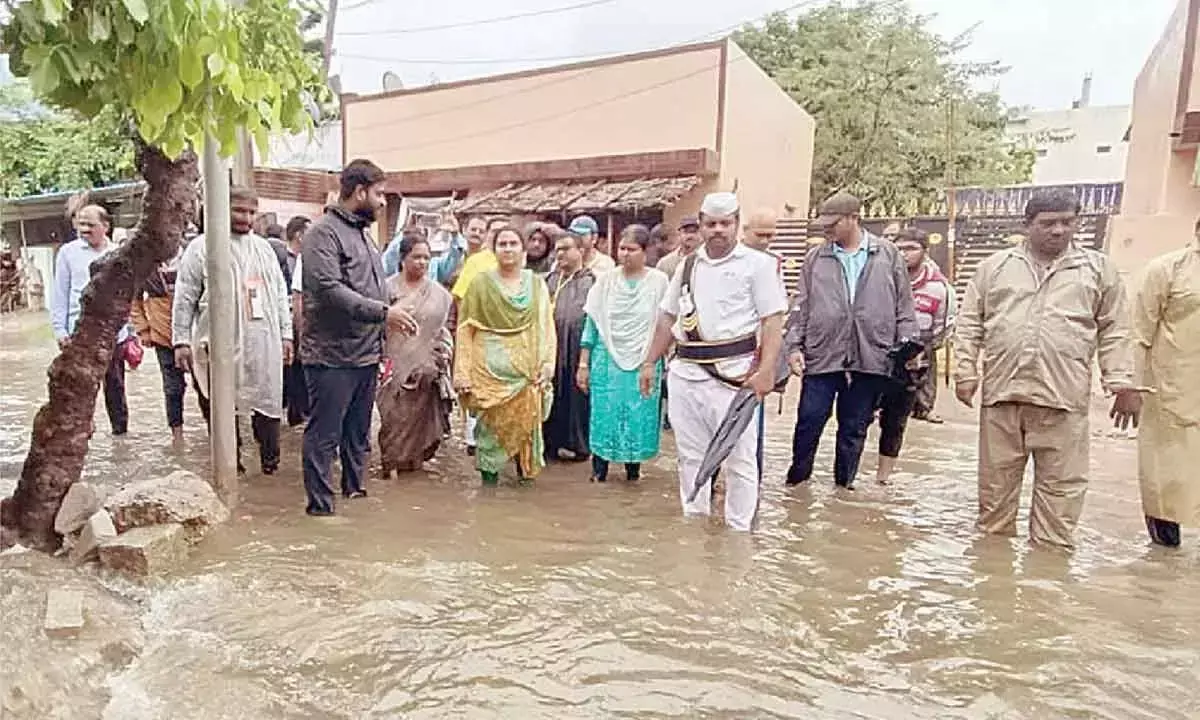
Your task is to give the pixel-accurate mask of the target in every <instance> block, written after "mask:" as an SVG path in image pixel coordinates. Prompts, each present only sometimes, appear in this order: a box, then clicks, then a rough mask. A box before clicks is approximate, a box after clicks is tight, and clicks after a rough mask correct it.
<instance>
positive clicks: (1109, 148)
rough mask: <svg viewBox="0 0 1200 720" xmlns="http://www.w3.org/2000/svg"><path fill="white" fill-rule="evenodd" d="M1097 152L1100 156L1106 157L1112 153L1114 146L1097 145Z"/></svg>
mask: <svg viewBox="0 0 1200 720" xmlns="http://www.w3.org/2000/svg"><path fill="white" fill-rule="evenodd" d="M1096 152H1097V153H1098V154H1100V155H1106V154H1108V153H1110V152H1112V145H1097V146H1096Z"/></svg>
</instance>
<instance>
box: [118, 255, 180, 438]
mask: <svg viewBox="0 0 1200 720" xmlns="http://www.w3.org/2000/svg"><path fill="white" fill-rule="evenodd" d="M181 254H182V253H177V254H176V255H175V258H174V259H172V260H171V261H169V262H166V263H163V264H162V265H161V266H160V267H159V268H158V269H157V270H155V271H154V273H153V274H152V275H151V276H150V279H148V280H147V281H146V283H145V285H143V286H142V291H141V292H140V293H138V294H137V296H135V297H134V299H133V308H132V310H131V312H130V315H131V319H132V320H133V328H134V330H135V331H137V336H138V340H140V341H141V343H142V345H143V346H144V347H152V348H154V354H155V357H156V358H157V359H158V370H159V372H160V373H162V385H163V397H164V398H165V400H166V407H167V425H169V426H170V428H171V435H172V437H173V438H174V440H175V441H176V442H179V441H180V440H183V395H184V392H185V390H186V388H187V383H186V382H185V380H184V377H183V371H182V370H180V369H179V368H178V367H177V366H176V365H175V346H174V344H173V343H172V342H171V305H172V304H173V303H174V302H175V275H176V274H177V272H178V268H179V256H180V255H181Z"/></svg>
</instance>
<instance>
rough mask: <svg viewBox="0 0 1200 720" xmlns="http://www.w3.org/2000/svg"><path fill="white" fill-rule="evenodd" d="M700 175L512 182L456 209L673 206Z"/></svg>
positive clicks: (537, 210) (474, 196)
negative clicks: (612, 179)
mask: <svg viewBox="0 0 1200 720" xmlns="http://www.w3.org/2000/svg"><path fill="white" fill-rule="evenodd" d="M700 181H701V178H700V177H699V176H697V175H687V176H684V177H673V178H642V179H639V180H621V181H610V180H582V181H563V182H541V183H509V184H508V185H505V186H503V187H500V188H497V189H493V190H486V191H479V190H473V191H471V193H470V194H469V195H467V198H466V200H464V201H463V203H462V205H460V206H459V207H458V208H456V210H458V211H459V212H478V213H496V214H532V213H542V212H597V211H601V210H609V211H629V210H637V209H645V208H661V207H666V206H669V205H673V204H674V203H675V202H676V201H677V200H679V198H680V197H682V196H683V195H685V194H686V193H688V192H689V191H690V190H691V189H692V188H694V187H696V186H697V185H698V184H700Z"/></svg>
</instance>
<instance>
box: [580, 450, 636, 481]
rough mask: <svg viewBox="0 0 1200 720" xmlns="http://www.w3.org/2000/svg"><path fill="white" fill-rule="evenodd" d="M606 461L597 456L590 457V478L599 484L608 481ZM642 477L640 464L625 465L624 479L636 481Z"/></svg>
mask: <svg viewBox="0 0 1200 720" xmlns="http://www.w3.org/2000/svg"><path fill="white" fill-rule="evenodd" d="M608 465H609V463H608V461H607V460H605V459H604V458H602V457H600V456H599V455H592V477H594V478H596V480H598V481H600V482H605V481H607V480H608ZM641 475H642V464H641V463H625V477H626V478H627V479H629V480H637V479H638V478H640V477H641Z"/></svg>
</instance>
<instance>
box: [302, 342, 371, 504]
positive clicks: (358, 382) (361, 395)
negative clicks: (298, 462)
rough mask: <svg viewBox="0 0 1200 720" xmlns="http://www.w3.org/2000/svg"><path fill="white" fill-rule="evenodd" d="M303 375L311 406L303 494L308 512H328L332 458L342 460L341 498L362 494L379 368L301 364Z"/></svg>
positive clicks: (330, 495)
mask: <svg viewBox="0 0 1200 720" xmlns="http://www.w3.org/2000/svg"><path fill="white" fill-rule="evenodd" d="M304 374H305V378H306V379H307V381H308V397H309V401H310V402H311V407H310V413H309V418H308V425H307V426H306V427H305V428H304V491H305V492H306V493H307V494H308V510H309V511H310V512H332V511H333V485H332V484H331V483H330V477H331V475H332V473H333V457H334V455H335V454H338V455H340V457H341V461H342V483H341V484H342V494H343V495H345V496H349V495H351V494H353V493H357V492H362V490H363V480H364V479H365V477H366V471H367V453H368V452H369V451H370V449H371V440H370V433H371V410H372V408H373V407H374V406H375V387H376V385H377V384H378V382H379V368H378V367H377V366H376V365H369V366H367V367H360V368H340V367H326V366H323V365H305V366H304Z"/></svg>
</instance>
